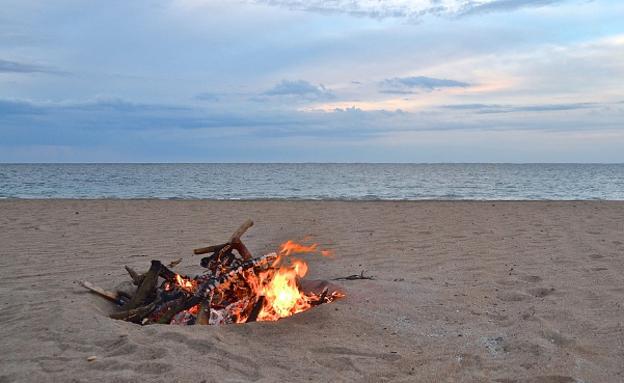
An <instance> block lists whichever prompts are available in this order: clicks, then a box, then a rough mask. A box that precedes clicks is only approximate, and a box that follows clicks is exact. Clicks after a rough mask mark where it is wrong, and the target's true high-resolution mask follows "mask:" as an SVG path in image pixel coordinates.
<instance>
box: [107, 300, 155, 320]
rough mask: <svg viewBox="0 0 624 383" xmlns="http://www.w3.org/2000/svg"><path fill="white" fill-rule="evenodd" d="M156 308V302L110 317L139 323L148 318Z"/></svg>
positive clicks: (113, 314)
mask: <svg viewBox="0 0 624 383" xmlns="http://www.w3.org/2000/svg"><path fill="white" fill-rule="evenodd" d="M155 308H156V302H152V303H150V304H148V305H145V306H141V307H137V308H135V309H131V310H123V311H118V312H116V313H112V314H110V315H109V317H110V318H112V319H120V320H126V321H131V322H139V321H141V319H143V318H145V317H146V316H148V315H149V314H150V313H151V312H152V311H154V309H155Z"/></svg>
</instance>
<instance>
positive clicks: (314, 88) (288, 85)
mask: <svg viewBox="0 0 624 383" xmlns="http://www.w3.org/2000/svg"><path fill="white" fill-rule="evenodd" d="M263 94H264V95H266V96H298V97H304V98H308V99H321V98H332V97H334V95H333V93H332V92H331V91H329V90H328V89H327V88H325V87H324V86H323V85H314V84H311V83H309V82H307V81H305V80H296V81H289V80H282V81H281V82H279V83H277V84H276V85H275V86H274V87H273V88H271V89H269V90H267V91H266V92H264V93H263Z"/></svg>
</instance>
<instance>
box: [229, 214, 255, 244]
mask: <svg viewBox="0 0 624 383" xmlns="http://www.w3.org/2000/svg"><path fill="white" fill-rule="evenodd" d="M252 226H253V221H252V220H250V219H248V220H247V221H245V222H243V224H242V225H240V226H239V227H238V229H236V231H235V232H234V234H232V236H231V237H230V243H231V242H232V241H234V240H235V239H240V237H242V236H243V234H245V232H246V231H247V230H248V229H249V228H250V227H252Z"/></svg>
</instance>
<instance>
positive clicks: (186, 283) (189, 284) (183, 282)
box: [175, 274, 197, 293]
mask: <svg viewBox="0 0 624 383" xmlns="http://www.w3.org/2000/svg"><path fill="white" fill-rule="evenodd" d="M175 279H176V284H177V285H178V287H179V288H181V289H182V290H186V291H188V292H191V293H192V292H194V291H195V288H196V284H197V282H196V281H194V280H191V279H186V278H183V277H182V276H181V275H180V274H176V276H175Z"/></svg>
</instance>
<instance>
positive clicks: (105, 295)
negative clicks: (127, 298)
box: [78, 281, 124, 305]
mask: <svg viewBox="0 0 624 383" xmlns="http://www.w3.org/2000/svg"><path fill="white" fill-rule="evenodd" d="M78 284H79V285H80V286H82V287H84V288H85V289H87V290H89V291H91V292H93V293H96V294H97V295H99V296H101V297H103V298H106V299H108V300H109V301H111V302H113V303H115V304H117V305H122V304H123V302H124V301H123V300H122V299H121V298H120V297H119V294H116V293H114V292H112V291H108V290H104V289H103V288H101V287H98V286H96V285H94V284H92V283H91V282H87V281H78Z"/></svg>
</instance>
